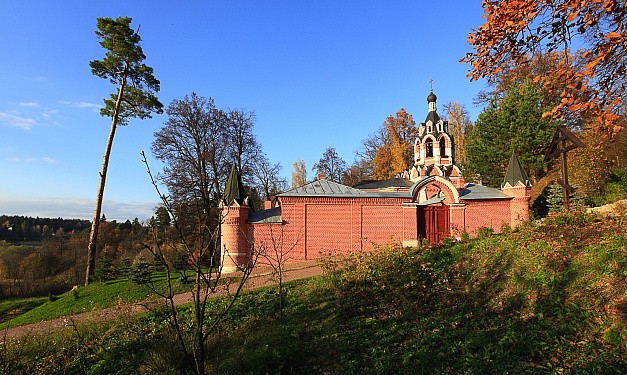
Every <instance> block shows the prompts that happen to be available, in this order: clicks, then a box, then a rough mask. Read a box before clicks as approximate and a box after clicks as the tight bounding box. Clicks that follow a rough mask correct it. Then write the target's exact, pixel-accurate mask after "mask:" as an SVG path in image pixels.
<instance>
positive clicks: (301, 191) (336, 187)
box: [278, 180, 368, 198]
mask: <svg viewBox="0 0 627 375" xmlns="http://www.w3.org/2000/svg"><path fill="white" fill-rule="evenodd" d="M367 194H368V193H366V192H365V191H362V190H359V189H354V188H352V187H348V186H346V185H342V184H338V183H337V182H333V181H327V180H317V181H314V182H310V183H308V184H305V185H303V186H300V187H297V188H295V189H292V190H289V191H286V192H285V193H281V194H279V195H278V196H280V197H300V196H325V197H347V198H348V197H354V196H364V195H367Z"/></svg>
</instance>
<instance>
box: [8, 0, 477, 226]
mask: <svg viewBox="0 0 627 375" xmlns="http://www.w3.org/2000/svg"><path fill="white" fill-rule="evenodd" d="M482 13H483V11H482V8H481V2H480V1H478V0H477V1H467V0H455V1H432V2H426V1H390V2H380V1H180V2H171V1H128V0H127V1H114V0H110V1H106V2H103V1H71V0H66V1H24V2H22V1H3V2H1V3H0V24H1V25H3V27H2V29H3V31H1V32H0V214H19V215H30V216H40V217H59V216H60V217H68V218H69V217H75V218H88V219H89V218H91V212H92V210H93V200H94V197H95V194H96V188H97V184H98V173H99V171H100V165H101V162H102V155H103V152H104V147H105V142H106V137H107V134H108V131H109V126H110V119H108V118H104V117H101V116H100V115H99V112H98V111H99V108H100V105H101V104H102V100H103V99H104V98H105V97H108V95H109V94H110V93H112V92H114V90H115V87H114V86H112V85H111V84H110V83H109V82H108V81H106V80H103V79H100V78H98V77H95V76H93V75H92V74H91V72H90V69H89V61H91V60H94V59H101V58H102V57H103V56H104V50H103V49H102V48H101V47H100V45H99V44H98V39H97V38H96V36H95V34H94V31H95V29H96V26H95V25H96V18H97V17H112V18H115V17H118V16H129V17H132V18H133V25H134V26H137V25H139V24H141V32H140V33H141V36H142V38H143V41H142V47H143V49H144V53H145V54H146V56H147V60H146V63H147V64H148V65H150V66H152V67H153V68H154V72H155V76H156V77H157V78H158V79H159V80H160V81H161V91H160V93H159V98H160V100H161V101H162V102H163V103H164V105H165V106H167V105H168V104H169V103H170V102H171V101H172V100H173V99H180V98H183V97H184V96H185V95H187V94H190V93H191V92H196V93H198V94H199V95H202V96H205V97H212V98H214V99H215V102H216V105H217V106H218V107H221V108H242V109H244V110H247V111H254V112H255V114H256V124H255V134H256V136H257V138H258V140H259V142H260V143H261V145H262V147H263V151H264V152H265V153H266V154H267V155H268V157H269V158H270V160H271V161H273V162H275V163H281V165H282V166H283V175H284V176H285V177H287V178H288V181H289V176H290V175H291V171H292V163H293V162H295V161H297V160H300V159H303V160H305V162H306V165H307V168H308V170H309V171H308V172H309V173H310V176H313V172H311V167H312V166H313V164H314V163H315V162H317V161H318V160H319V159H320V157H321V156H322V153H323V152H324V150H325V149H326V148H327V147H334V148H335V149H336V150H337V152H338V153H339V155H340V156H341V157H342V158H343V159H344V160H346V161H347V162H348V163H349V164H350V163H351V162H352V161H353V158H354V151H355V150H356V149H357V148H359V145H360V142H361V140H363V139H364V138H366V137H368V136H369V135H370V134H372V133H374V132H375V131H376V130H377V129H378V127H379V126H380V125H381V123H382V122H383V121H384V120H385V118H386V116H388V115H390V114H394V113H395V112H396V111H397V110H398V109H400V108H401V107H405V108H406V109H407V111H408V112H410V113H412V114H413V115H414V118H415V119H416V120H417V121H418V122H420V121H422V120H423V119H424V116H426V110H427V103H426V96H427V95H428V93H429V80H431V79H433V81H434V91H435V93H436V94H437V96H438V108H441V107H442V105H443V104H444V103H446V102H448V101H450V100H457V101H459V102H461V103H463V104H465V105H466V107H467V108H468V109H469V110H470V113H471V118H472V119H473V120H475V119H476V117H477V114H478V113H479V112H480V111H481V108H477V107H475V106H473V104H472V101H473V98H474V97H475V96H476V95H477V93H478V92H479V91H480V90H482V89H484V88H485V83H484V82H469V80H468V78H466V73H467V71H468V66H467V65H465V64H460V63H459V62H458V61H459V59H460V58H461V57H463V56H464V55H465V53H466V52H468V51H470V46H469V45H468V44H467V35H468V33H469V32H470V31H471V29H472V28H476V27H477V26H479V25H480V24H481V23H482V18H481V16H482ZM164 121H165V115H159V116H155V117H153V118H152V119H150V120H131V122H130V124H129V125H128V126H126V127H122V128H119V129H118V132H117V133H116V138H115V141H114V144H113V150H112V155H111V160H110V165H109V173H108V178H107V185H106V190H105V203H104V205H103V212H104V214H105V215H106V216H107V217H108V218H109V219H117V220H126V219H133V218H134V217H136V216H137V217H139V218H140V219H141V220H145V219H146V218H148V217H149V216H150V215H151V213H152V211H153V209H154V206H155V205H156V203H157V195H156V193H155V191H154V189H153V188H152V186H151V185H150V181H149V179H148V176H147V174H146V170H145V167H144V165H143V164H142V162H141V158H140V152H141V151H142V150H145V151H146V152H147V153H148V154H150V145H151V143H152V141H153V133H154V132H156V131H158V130H159V129H160V127H161V126H162V124H163V122H164ZM149 161H150V163H151V168H152V169H153V170H159V169H160V168H161V165H159V163H157V162H156V161H155V160H154V159H152V158H150V159H149Z"/></svg>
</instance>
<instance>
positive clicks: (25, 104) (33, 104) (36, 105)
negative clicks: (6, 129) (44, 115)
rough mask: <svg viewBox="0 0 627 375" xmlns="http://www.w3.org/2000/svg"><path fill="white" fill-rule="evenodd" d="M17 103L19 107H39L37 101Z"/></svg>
mask: <svg viewBox="0 0 627 375" xmlns="http://www.w3.org/2000/svg"><path fill="white" fill-rule="evenodd" d="M18 105H19V106H21V107H32V108H34V107H39V104H38V103H37V102H21V103H18Z"/></svg>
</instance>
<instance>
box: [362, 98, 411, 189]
mask: <svg viewBox="0 0 627 375" xmlns="http://www.w3.org/2000/svg"><path fill="white" fill-rule="evenodd" d="M417 136H418V129H417V128H416V122H415V121H414V119H413V117H412V115H411V114H409V113H407V111H406V110H405V108H401V109H400V110H398V112H396V115H395V116H391V115H390V116H388V117H387V118H386V119H385V121H384V122H383V125H382V131H381V140H380V146H379V148H378V149H377V153H376V155H375V157H374V159H373V160H372V164H373V173H372V174H373V177H374V178H375V179H380V180H384V179H388V178H392V177H394V176H395V175H396V174H398V173H400V172H403V171H405V170H407V169H408V166H410V165H412V164H413V160H414V141H415V139H416V137H417ZM373 143H376V142H373Z"/></svg>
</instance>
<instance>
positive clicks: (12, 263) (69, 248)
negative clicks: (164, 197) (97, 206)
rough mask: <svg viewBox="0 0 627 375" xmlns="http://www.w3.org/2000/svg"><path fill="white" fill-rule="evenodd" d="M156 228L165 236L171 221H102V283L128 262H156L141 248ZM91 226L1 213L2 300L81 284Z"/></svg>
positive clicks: (99, 254) (99, 255) (99, 258)
mask: <svg viewBox="0 0 627 375" xmlns="http://www.w3.org/2000/svg"><path fill="white" fill-rule="evenodd" d="M151 225H152V228H153V229H155V230H156V229H159V230H161V231H162V232H163V231H165V230H166V226H167V225H168V223H167V222H165V223H161V222H160V221H159V220H154V219H151V220H149V222H148V223H145V224H144V223H141V222H140V221H139V220H138V219H137V218H135V219H134V220H133V221H130V220H126V221H125V222H123V223H118V222H116V221H115V220H111V221H108V220H107V219H106V217H104V216H103V217H102V218H101V221H100V234H99V238H100V241H99V243H98V249H97V262H98V264H99V266H100V268H99V272H97V275H96V276H97V279H98V280H106V279H109V278H111V277H112V275H115V274H116V272H118V271H120V270H122V269H123V268H124V265H125V264H126V263H128V264H129V265H132V264H133V263H134V262H136V261H138V260H148V261H150V260H152V256H151V254H150V253H149V252H142V250H143V249H144V246H143V245H142V244H145V243H148V242H150V241H151V240H152V238H153V237H152V233H153V232H152V229H151V227H150V226H151ZM90 227H91V222H90V221H89V220H81V219H62V218H57V219H49V218H39V217H36V218H32V217H25V216H7V215H0V298H7V297H24V296H46V295H55V294H60V293H63V292H65V291H67V290H70V289H71V288H72V286H74V285H82V283H83V282H84V280H85V268H86V267H85V265H86V254H87V253H86V249H87V243H88V237H89V229H90Z"/></svg>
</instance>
